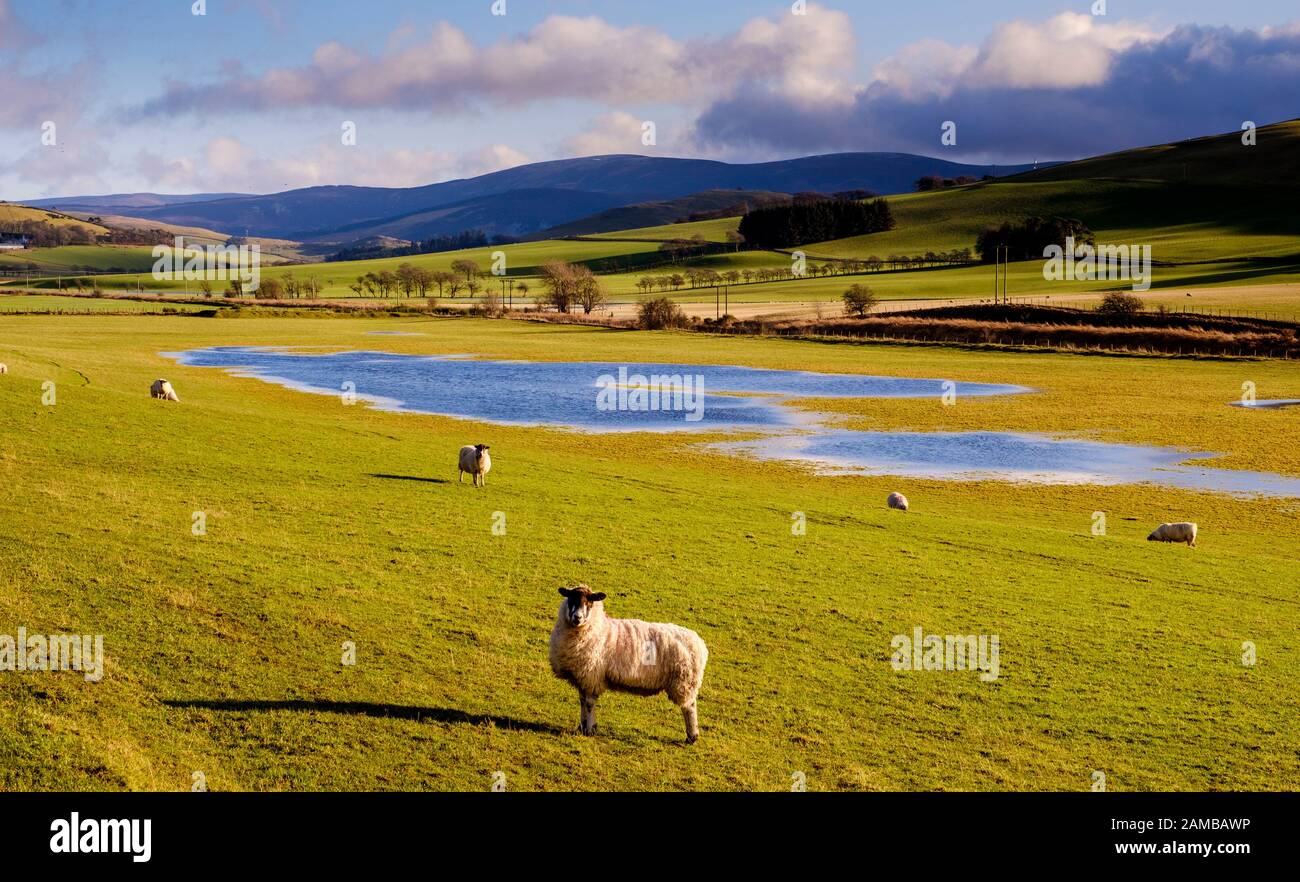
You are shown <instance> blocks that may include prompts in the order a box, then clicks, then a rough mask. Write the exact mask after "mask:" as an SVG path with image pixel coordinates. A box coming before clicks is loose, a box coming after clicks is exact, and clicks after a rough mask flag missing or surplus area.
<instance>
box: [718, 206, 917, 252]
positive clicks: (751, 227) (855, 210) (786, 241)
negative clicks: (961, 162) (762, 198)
mask: <svg viewBox="0 0 1300 882" xmlns="http://www.w3.org/2000/svg"><path fill="white" fill-rule="evenodd" d="M893 228H894V215H893V213H892V212H891V211H890V210H889V203H888V202H886V201H885V200H884V199H873V200H872V201H870V202H859V201H857V200H854V199H835V198H831V199H826V198H806V199H801V198H796V200H795V201H794V202H792V203H791V204H790V205H778V206H772V207H770V208H759V209H756V210H754V211H751V212H750V213H749V214H747V215H745V216H744V217H743V218H741V219H740V230H739V232H740V235H741V236H743V237H744V239H745V243H746V244H747V245H748V246H749V247H750V248H758V249H773V248H793V247H795V246H797V245H803V244H804V243H806V242H825V241H827V240H828V239H844V238H847V237H849V236H862V235H866V234H867V233H880V232H884V231H885V230H892V229H893Z"/></svg>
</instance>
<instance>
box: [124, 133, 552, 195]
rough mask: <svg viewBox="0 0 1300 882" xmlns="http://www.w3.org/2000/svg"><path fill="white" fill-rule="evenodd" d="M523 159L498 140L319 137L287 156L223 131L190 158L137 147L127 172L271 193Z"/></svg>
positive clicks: (388, 183) (418, 177)
mask: <svg viewBox="0 0 1300 882" xmlns="http://www.w3.org/2000/svg"><path fill="white" fill-rule="evenodd" d="M529 161H530V160H529V158H528V156H527V155H526V154H524V153H522V152H520V151H519V150H516V149H515V148H513V147H510V146H508V145H505V144H491V145H488V146H486V147H483V148H480V149H477V150H470V151H467V152H463V153H454V152H449V151H440V150H411V149H399V150H388V151H376V150H367V149H365V148H363V147H359V146H358V147H343V146H336V145H334V144H330V143H324V142H321V143H317V144H314V145H312V146H311V147H309V148H308V149H306V150H302V151H299V152H298V153H296V154H293V155H287V156H274V157H273V156H269V155H266V154H264V153H263V152H261V151H259V150H257V149H256V148H254V147H252V146H250V145H249V144H246V143H244V142H243V141H240V140H238V139H236V138H231V137H227V136H222V137H217V138H213V139H212V140H211V141H209V142H208V143H207V144H206V145H205V146H204V148H203V150H202V153H201V155H200V156H197V157H193V156H162V155H160V154H158V153H154V152H151V151H141V152H139V153H138V154H137V155H136V157H135V159H134V163H133V168H132V172H133V174H134V175H136V176H138V177H139V178H141V179H143V180H145V181H147V182H149V186H150V187H151V188H155V189H162V190H181V191H185V192H195V191H224V190H229V189H231V182H232V181H237V182H238V189H240V190H243V191H247V192H257V193H271V192H277V191H280V190H290V189H296V188H298V187H314V186H321V185H329V184H350V185H354V186H363V187H419V186H423V185H425V184H431V183H437V182H438V181H444V180H448V179H451V178H460V177H474V176H476V175H481V174H486V173H488V172H493V171H500V170H501V169H503V168H510V167H512V166H516V165H521V164H524V163H527V162H529Z"/></svg>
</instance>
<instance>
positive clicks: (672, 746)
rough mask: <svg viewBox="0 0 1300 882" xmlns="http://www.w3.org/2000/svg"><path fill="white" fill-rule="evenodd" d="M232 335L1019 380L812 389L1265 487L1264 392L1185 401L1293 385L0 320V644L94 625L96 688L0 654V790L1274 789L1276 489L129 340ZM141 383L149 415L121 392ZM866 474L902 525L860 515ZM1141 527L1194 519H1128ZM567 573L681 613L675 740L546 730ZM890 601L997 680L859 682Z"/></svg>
mask: <svg viewBox="0 0 1300 882" xmlns="http://www.w3.org/2000/svg"><path fill="white" fill-rule="evenodd" d="M375 330H402V331H407V332H414V333H416V334H418V335H419V336H401V337H375V336H372V335H371V333H369V332H373V331H375ZM250 344H251V345H284V346H307V347H321V348H325V349H331V350H332V349H357V348H366V349H377V348H383V349H385V350H390V351H397V352H411V353H469V354H476V355H482V356H492V357H502V358H504V357H508V358H525V359H584V360H585V359H591V360H595V359H601V360H611V361H622V360H635V361H693V362H700V363H737V364H748V365H754V366H758V367H783V368H788V367H791V366H795V365H797V366H798V367H800V368H805V369H810V370H827V371H843V372H864V373H876V374H891V375H894V374H896V375H906V376H919V377H935V378H951V379H955V380H972V381H997V382H1010V383H1022V384H1025V385H1029V386H1032V387H1034V388H1036V389H1038V390H1040V392H1039V394H1036V395H1033V396H1026V397H1008V398H996V399H986V400H979V401H975V400H963V401H960V402H959V403H958V404H957V406H956V407H943V406H942V405H941V404H939V402H937V401H919V400H912V401H906V400H896V401H891V400H871V401H841V402H836V403H835V406H834V408H833V409H835V410H838V411H841V412H843V413H844V414H845V416H846V418H848V419H851V420H852V421H853V424H855V425H857V426H860V427H869V428H879V429H887V428H893V429H917V430H921V429H971V428H985V429H1034V430H1042V431H1050V432H1059V433H1064V434H1069V435H1077V436H1082V437H1091V438H1100V439H1104V440H1116V441H1121V440H1122V441H1132V442H1146V443H1158V444H1169V445H1176V446H1183V447H1186V448H1187V449H1198V450H1212V451H1218V452H1222V453H1225V454H1228V457H1227V458H1226V459H1225V460H1223V461H1222V462H1221V463H1219V464H1221V465H1223V466H1226V467H1236V468H1253V469H1268V470H1274V471H1279V472H1284V473H1286V474H1290V475H1300V450H1297V448H1296V445H1295V444H1294V439H1295V437H1296V432H1297V429H1300V412H1297V411H1295V410H1292V411H1269V412H1265V411H1256V412H1251V411H1244V410H1241V409H1239V408H1231V407H1228V406H1226V404H1227V402H1228V401H1231V400H1234V399H1235V398H1236V397H1237V396H1238V395H1239V394H1240V389H1241V384H1242V382H1244V381H1246V380H1250V381H1252V382H1255V383H1256V384H1257V387H1258V389H1259V394H1260V395H1261V397H1300V375H1298V374H1297V372H1296V370H1295V368H1294V367H1293V366H1292V365H1291V364H1289V363H1283V362H1261V361H1244V360H1243V361H1236V360H1190V359H1166V358H1115V357H1103V356H1095V357H1092V356H1078V355H1074V356H1072V355H1064V354H1030V353H1012V352H996V353H995V352H987V351H963V350H960V349H955V348H943V347H906V346H864V345H852V344H822V343H812V342H796V341H785V340H775V339H769V338H741V339H738V338H721V337H717V338H715V337H708V336H703V335H689V334H665V333H647V332H618V331H607V330H601V329H595V328H583V327H573V326H555V325H546V324H530V323H519V322H507V321H489V320H476V319H428V320H358V319H342V318H292V319H252V318H240V319H234V320H225V321H216V320H204V319H195V318H183V317H94V316H85V317H79V318H70V317H20V316H8V317H0V361H4V362H5V363H7V364H8V365H9V367H10V371H11V372H10V373H9V374H8V375H5V376H0V474H3V480H4V485H5V488H6V491H5V492H4V493H3V494H0V622H3V623H4V625H3V626H0V633H13V630H14V629H16V628H17V627H18V626H24V627H26V628H27V629H28V631H29V632H31V633H86V634H103V635H104V638H105V647H106V654H107V656H108V661H107V666H106V667H107V671H106V674H105V677H104V679H103V681H102V682H100V683H97V684H91V683H87V682H84V681H83V679H82V678H81V677H79V676H77V675H74V674H40V673H23V674H17V673H8V674H4V675H2V676H0V713H3V715H4V717H5V719H6V720H8V721H9V724H8V725H7V726H5V727H4V729H3V731H2V732H0V788H3V789H23V788H32V789H64V788H69V789H80V788H88V789H119V788H132V789H161V790H177V789H188V788H189V787H190V784H191V776H192V774H193V773H194V772H196V771H201V772H203V774H204V775H205V776H206V779H207V782H208V786H209V787H210V788H211V789H213V790H243V789H258V790H262V789H282V790H303V789H335V788H342V789H425V788H428V789H451V788H459V789H469V790H479V789H482V790H487V789H489V788H490V787H491V785H492V782H493V775H494V773H495V772H497V771H501V772H504V773H505V775H506V777H507V786H508V788H509V789H511V790H519V791H527V790H567V789H584V790H586V789H590V790H601V789H651V790H660V789H663V790H668V789H757V790H788V789H789V788H790V785H791V781H792V775H793V774H794V773H796V772H803V773H804V774H805V775H806V776H807V784H808V787H809V789H812V790H835V789H869V790H882V789H951V790H955V789H972V790H995V789H1059V790H1086V789H1088V788H1089V787H1090V786H1091V778H1090V776H1091V774H1092V772H1093V770H1103V771H1104V772H1105V773H1106V775H1107V782H1108V789H1110V790H1115V791H1123V790H1146V789H1177V790H1184V789H1186V790H1199V789H1294V788H1295V787H1296V786H1297V783H1298V782H1300V734H1297V732H1296V731H1295V727H1294V726H1292V725H1290V723H1289V721H1290V720H1291V719H1293V717H1294V688H1293V684H1294V682H1295V678H1296V675H1297V671H1298V670H1300V646H1297V644H1296V642H1295V640H1294V639H1293V637H1294V633H1295V623H1296V617H1297V597H1296V590H1295V589H1296V579H1295V574H1296V572H1297V566H1298V565H1300V548H1298V547H1297V543H1296V542H1295V541H1294V537H1295V536H1296V535H1297V533H1298V531H1300V507H1298V506H1297V501H1296V500H1267V499H1265V500H1253V501H1251V500H1241V499H1234V498H1230V497H1226V496H1220V495H1215V494H1196V493H1188V492H1181V491H1174V490H1164V489H1152V488H1148V487H1111V488H1099V487H1086V486H1073V487H1041V486H1040V487H1028V486H1015V485H1009V484H1001V483H974V484H962V483H945V482H939V481H915V480H909V481H906V482H903V481H899V480H897V479H887V478H863V477H838V478H827V477H817V476H815V475H813V474H811V473H810V472H809V471H807V470H805V469H802V468H798V467H794V466H789V465H783V464H778V463H759V462H752V461H748V460H744V459H737V458H731V457H727V456H724V455H721V454H713V453H707V452H704V451H702V450H701V449H699V447H698V446H697V442H698V441H699V440H704V439H700V438H684V437H681V436H669V435H655V434H644V433H640V434H629V435H601V436H595V437H593V436H588V435H582V434H578V433H569V432H562V431H554V430H548V429H540V428H526V427H502V426H492V425H483V424H475V423H470V422H464V421H458V420H454V419H449V418H441V417H432V416H420V415H412V414H393V413H385V412H380V411H375V410H371V409H368V408H365V407H360V406H355V407H346V406H344V405H343V404H342V402H341V401H340V400H338V399H335V398H332V397H327V396H315V395H309V394H304V393H299V392H295V391H291V390H287V389H283V388H280V387H277V386H272V385H269V384H266V383H263V382H261V381H258V380H254V379H249V378H238V377H234V376H232V375H229V374H226V373H224V372H220V371H215V370H211V369H202V368H189V367H177V366H176V365H175V364H174V363H173V362H171V361H170V360H168V359H166V358H164V357H162V356H161V355H160V354H159V353H161V352H164V351H174V350H179V349H185V348H191V347H198V346H210V345H250ZM159 376H165V377H167V378H169V379H170V380H171V381H172V382H173V384H174V385H175V387H176V389H177V391H178V392H179V394H180V396H181V398H182V400H183V402H184V403H183V404H180V405H169V404H164V403H160V402H155V401H152V400H150V399H149V397H148V393H147V390H148V386H149V383H150V382H151V381H152V380H153V379H154V378H156V377H159ZM46 381H53V382H54V383H55V384H56V385H55V389H56V391H57V403H56V404H54V405H53V406H43V405H42V403H41V396H42V384H43V383H44V382H46ZM819 407H821V405H819ZM822 409H827V408H825V407H823V408H822ZM478 441H484V442H487V443H491V445H492V452H493V454H494V460H495V467H494V470H493V472H492V474H491V475H490V477H489V481H488V486H487V487H486V488H485V489H482V490H475V489H473V488H471V487H470V485H469V484H468V483H465V484H457V483H456V480H455V477H456V476H455V452H456V450H457V448H459V447H460V446H461V445H462V444H465V443H475V442H478ZM899 488H902V489H904V490H905V492H907V494H908V495H909V496H910V497H911V500H912V506H913V510H912V512H911V513H909V514H907V515H901V514H898V513H896V512H890V511H887V510H886V509H885V507H884V505H883V501H884V497H885V495H886V493H888V492H889V491H891V490H894V489H899ZM1095 511H1104V512H1106V513H1107V517H1108V523H1109V529H1108V535H1106V536H1103V537H1094V536H1093V535H1091V532H1090V527H1091V525H1092V518H1093V513H1094V512H1095ZM195 512H204V513H205V514H206V523H207V532H206V535H203V536H196V535H194V534H193V533H192V531H191V526H192V523H193V516H194V513H195ZM497 512H502V513H504V515H505V517H506V523H507V532H506V535H504V536H496V535H493V533H492V531H491V527H492V524H493V518H494V513H497ZM793 512H804V513H806V515H807V519H808V529H807V535H806V536H802V537H800V536H794V535H792V533H791V528H790V525H791V515H792V513H793ZM1181 519H1188V520H1195V521H1198V522H1199V523H1200V525H1201V539H1200V542H1199V547H1198V548H1196V549H1188V548H1185V547H1181V546H1169V545H1162V544H1155V543H1147V542H1145V541H1144V537H1145V535H1146V533H1147V531H1148V530H1150V529H1151V527H1152V526H1153V525H1154V524H1156V523H1159V522H1161V521H1165V520H1181ZM577 581H585V582H587V583H588V584H590V585H591V586H592V587H593V589H595V590H601V591H606V592H608V593H609V600H608V601H607V606H608V608H609V610H610V613H611V614H612V615H616V616H627V617H636V618H644V619H649V620H659V621H675V622H677V623H679V624H683V625H686V626H689V627H692V628H694V629H695V630H697V631H698V632H699V633H700V634H701V635H702V636H703V637H704V639H705V640H706V641H707V642H708V644H709V646H710V652H711V655H710V661H709V668H708V672H707V674H706V677H705V684H704V689H703V692H702V693H701V698H700V704H699V707H700V719H701V724H702V727H703V734H702V738H701V741H700V742H699V743H698V744H696V745H694V746H692V747H689V748H688V747H685V746H683V745H682V744H681V743H680V738H681V730H680V727H681V720H680V716H679V714H678V713H677V711H676V709H675V708H673V707H672V706H671V705H670V704H669V703H668V702H667V701H666V700H665V699H663V698H662V697H660V698H654V699H643V698H634V697H630V696H626V695H611V696H607V697H606V698H604V699H602V701H601V708H600V723H601V729H602V732H601V735H600V736H598V737H596V738H591V739H584V738H581V737H579V736H576V735H575V734H573V729H574V728H575V726H576V722H577V715H578V707H577V699H576V695H575V694H574V692H573V690H572V688H571V687H569V686H568V685H567V684H564V683H562V682H560V681H558V680H556V679H554V678H553V677H552V675H551V674H550V671H549V669H548V667H547V662H546V640H547V635H548V633H549V630H550V627H551V624H552V621H553V618H554V614H555V609H556V606H557V604H558V602H559V600H560V598H559V597H558V596H557V594H556V588H557V587H558V586H560V585H564V584H573V583H574V582H577ZM916 626H921V627H923V628H924V629H925V630H926V632H927V633H940V634H944V633H961V634H966V633H986V634H998V635H1000V641H1001V676H1000V677H999V679H998V680H997V681H996V682H994V683H982V682H980V681H979V680H978V679H977V678H976V676H975V675H974V674H963V673H939V672H918V673H898V672H895V671H893V670H892V669H891V666H890V664H889V659H890V640H891V637H892V636H893V635H895V634H908V633H911V629H912V628H913V627H916ZM349 641H351V642H354V643H355V644H356V649H357V663H356V665H355V666H345V665H342V664H341V663H340V661H341V657H342V654H343V645H344V643H345V642H349ZM1243 641H1252V642H1253V643H1254V644H1255V645H1256V646H1257V647H1258V663H1257V664H1255V665H1254V666H1244V665H1243V664H1242V663H1241V660H1240V657H1241V654H1242V643H1243Z"/></svg>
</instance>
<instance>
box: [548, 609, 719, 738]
mask: <svg viewBox="0 0 1300 882" xmlns="http://www.w3.org/2000/svg"><path fill="white" fill-rule="evenodd" d="M560 594H561V595H562V596H563V597H564V602H562V603H561V604H560V612H559V615H558V616H556V619H555V627H554V628H552V629H551V670H552V671H554V672H555V676H557V677H559V678H560V679H561V680H567V681H568V682H569V683H571V684H573V686H574V687H575V688H576V689H577V690H578V698H579V700H580V701H581V702H582V716H581V725H582V734H583V735H594V734H596V699H598V698H600V696H601V693H603V692H604V691H605V690H606V689H612V690H614V691H615V692H630V693H632V694H634V695H658V694H659V693H660V692H667V693H668V699H669V700H670V701H671V702H672V703H673V704H675V705H677V706H678V707H680V708H681V709H682V718H683V719H684V720H685V721H686V742H687V743H688V744H694V743H695V740H696V739H697V738H699V737H700V722H699V717H698V715H697V714H696V709H695V700H696V698H697V696H698V695H699V694H700V684H701V683H702V682H704V665H705V664H706V663H708V660H709V649H708V647H707V646H705V645H704V641H703V640H702V639H701V638H700V635H699V634H696V633H695V632H694V631H692V630H690V629H689V628H682V627H680V626H678V625H669V624H663V623H658V622H642V621H639V620H637V619H615V618H612V617H610V616H606V615H605V604H604V603H603V601H604V600H605V595H604V594H603V593H598V594H593V593H592V591H591V589H589V588H588V587H587V586H586V585H579V586H578V587H576V588H561V589H560Z"/></svg>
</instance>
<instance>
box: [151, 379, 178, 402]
mask: <svg viewBox="0 0 1300 882" xmlns="http://www.w3.org/2000/svg"><path fill="white" fill-rule="evenodd" d="M149 394H150V395H152V396H153V397H154V398H157V399H159V400H161V401H176V402H179V401H180V398H179V397H177V395H176V390H175V389H173V388H172V384H171V383H169V382H167V381H166V380H154V381H153V385H152V386H150V387H149Z"/></svg>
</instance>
